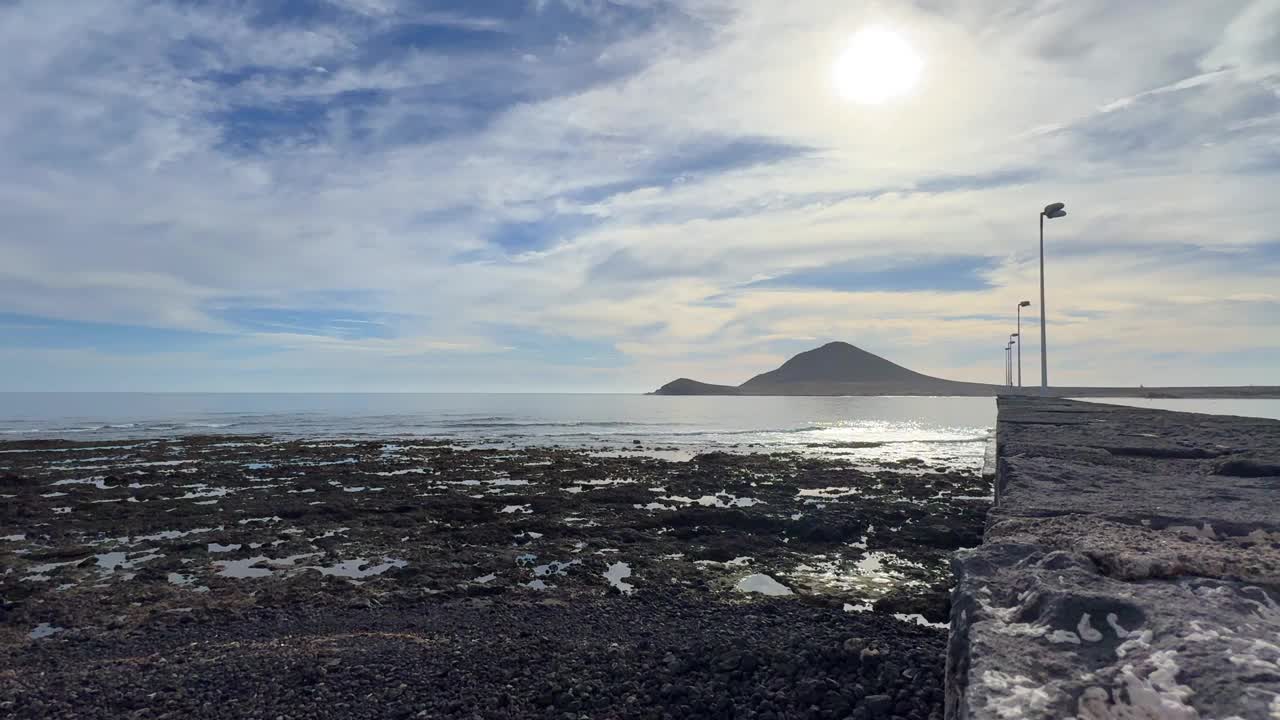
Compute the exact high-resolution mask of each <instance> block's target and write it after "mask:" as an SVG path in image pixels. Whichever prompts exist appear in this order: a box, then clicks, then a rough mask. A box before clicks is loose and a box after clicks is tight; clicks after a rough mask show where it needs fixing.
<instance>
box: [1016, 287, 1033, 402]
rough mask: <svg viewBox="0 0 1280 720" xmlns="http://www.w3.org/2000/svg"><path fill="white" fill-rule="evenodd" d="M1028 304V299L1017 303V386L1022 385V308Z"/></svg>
mask: <svg viewBox="0 0 1280 720" xmlns="http://www.w3.org/2000/svg"><path fill="white" fill-rule="evenodd" d="M1030 306H1031V301H1030V300H1023V301H1022V302H1020V303H1018V387H1022V308H1024V307H1030Z"/></svg>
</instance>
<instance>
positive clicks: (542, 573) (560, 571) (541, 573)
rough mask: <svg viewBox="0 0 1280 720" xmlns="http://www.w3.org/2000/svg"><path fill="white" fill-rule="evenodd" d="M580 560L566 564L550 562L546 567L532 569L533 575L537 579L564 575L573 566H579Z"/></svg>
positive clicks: (539, 566)
mask: <svg viewBox="0 0 1280 720" xmlns="http://www.w3.org/2000/svg"><path fill="white" fill-rule="evenodd" d="M581 564H582V561H581V560H570V561H568V562H559V561H552V562H549V563H547V564H546V565H538V566H537V567H535V568H534V569H533V574H534V575H536V576H537V577H546V576H548V575H564V574H565V571H566V570H568V569H569V568H571V567H573V566H574V565H581Z"/></svg>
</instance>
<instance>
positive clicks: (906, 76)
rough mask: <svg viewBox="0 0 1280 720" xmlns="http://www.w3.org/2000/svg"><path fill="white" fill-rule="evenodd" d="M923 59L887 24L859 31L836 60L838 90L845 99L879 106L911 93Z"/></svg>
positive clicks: (917, 78) (918, 78) (835, 70)
mask: <svg viewBox="0 0 1280 720" xmlns="http://www.w3.org/2000/svg"><path fill="white" fill-rule="evenodd" d="M923 68H924V60H923V59H921V57H920V55H919V54H918V53H917V52H916V51H915V49H914V48H912V47H911V45H910V44H908V43H907V41H906V40H904V39H903V38H902V36H901V35H899V34H898V33H896V32H894V31H893V30H890V29H888V28H884V27H868V28H864V29H862V30H859V31H858V32H857V34H855V35H854V36H853V38H851V39H850V41H849V47H848V48H847V49H845V51H844V52H843V53H842V54H841V55H840V58H839V59H838V60H836V64H835V68H834V72H833V74H834V80H835V85H836V89H837V90H838V91H839V93H840V95H841V96H842V97H844V98H845V99H846V100H851V101H853V102H856V103H859V104H861V105H880V104H883V103H886V102H888V101H890V100H895V99H898V98H900V97H903V96H905V95H907V94H908V93H910V92H911V91H912V89H914V88H915V86H916V83H917V82H919V80H920V72H921V70H922V69H923Z"/></svg>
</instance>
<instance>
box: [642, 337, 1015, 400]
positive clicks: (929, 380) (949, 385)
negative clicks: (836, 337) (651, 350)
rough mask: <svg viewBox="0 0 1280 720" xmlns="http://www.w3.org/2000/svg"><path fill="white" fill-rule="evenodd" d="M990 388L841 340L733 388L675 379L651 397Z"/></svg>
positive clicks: (986, 392) (993, 389) (991, 388)
mask: <svg viewBox="0 0 1280 720" xmlns="http://www.w3.org/2000/svg"><path fill="white" fill-rule="evenodd" d="M998 389H1000V388H999V387H998V386H995V385H983V384H980V383H962V382H953V381H951V380H943V379H942V378H935V377H930V376H928V375H922V374H920V373H918V372H915V371H914V370H908V369H907V368H904V367H902V366H901V365H898V364H896V363H892V362H889V361H888V360H885V359H884V358H882V357H880V356H879V355H873V354H871V353H869V352H867V351H866V350H862V349H861V348H857V347H854V346H853V345H850V344H849V343H845V342H833V343H827V344H826V345H823V346H822V347H820V348H816V349H814V350H809V351H808V352H802V353H800V354H799V355H796V356H795V357H793V358H791V359H790V360H788V361H786V362H785V363H783V364H782V366H781V367H779V368H778V369H777V370H771V371H769V372H767V373H762V374H760V375H757V376H755V377H753V378H751V379H750V380H748V381H746V382H745V383H743V384H741V385H739V386H738V387H731V386H728V385H711V384H708V383H701V382H698V381H696V380H690V379H688V378H680V379H679V380H675V381H672V382H670V383H667V384H666V385H663V386H662V387H661V388H658V390H657V391H656V392H655V393H654V394H655V395H977V396H990V395H995V394H996V393H997V391H998Z"/></svg>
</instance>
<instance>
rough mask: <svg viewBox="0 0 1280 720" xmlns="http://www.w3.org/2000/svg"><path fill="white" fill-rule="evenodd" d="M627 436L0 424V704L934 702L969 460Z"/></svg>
mask: <svg viewBox="0 0 1280 720" xmlns="http://www.w3.org/2000/svg"><path fill="white" fill-rule="evenodd" d="M643 453H644V449H643V448H638V449H637V450H636V451H635V453H634V454H627V455H625V456H608V457H605V456H597V455H592V454H590V453H586V452H580V451H568V450H561V449H556V448H528V449H518V450H512V449H504V450H492V449H481V448H476V447H465V446H457V445H449V444H445V443H439V442H430V441H423V440H402V441H374V442H363V441H333V440H326V441H281V442H277V441H275V440H273V439H271V438H266V437H253V438H246V437H234V438H233V437H187V438H182V439H166V440H153V441H123V442H119V443H109V444H101V443H99V444H89V443H73V442H64V441H31V442H25V443H8V444H4V445H0V495H4V498H3V500H4V504H3V506H2V507H3V514H2V515H0V518H2V520H3V522H0V566H3V571H0V596H2V598H3V604H2V605H0V643H3V645H4V646H5V647H6V649H12V652H6V653H4V654H3V657H2V658H0V715H3V716H5V717H8V716H13V717H112V718H116V717H157V718H158V717H228V718H231V717H235V718H242V717H262V718H277V717H286V718H302V717H378V718H382V717H465V718H472V717H481V718H491V717H492V718H516V717H519V718H523V717H531V718H544V717H546V718H566V717H568V718H601V717H655V718H662V717H673V718H674V717H691V718H692V717H707V718H712V717H751V718H846V717H855V718H876V717H884V718H893V717H900V718H930V717H940V716H941V713H942V698H943V695H942V687H943V685H942V672H943V662H944V655H945V653H944V648H945V631H944V630H942V629H939V628H938V627H936V626H931V625H929V623H937V622H939V621H943V620H945V619H946V617H947V615H948V612H949V606H948V602H949V600H948V595H947V593H946V589H947V588H948V587H949V586H950V584H951V579H950V572H949V569H948V566H947V558H948V557H949V555H950V553H951V552H952V551H953V550H955V549H957V548H960V547H966V546H973V545H975V544H977V542H978V540H979V537H980V533H981V524H982V518H983V516H984V514H985V512H986V510H987V508H988V506H989V499H988V496H989V494H990V492H991V487H990V483H989V481H985V480H983V479H982V478H981V477H980V476H979V475H978V474H977V473H974V472H972V471H967V470H966V471H961V470H955V469H949V468H945V467H928V466H924V465H923V464H921V463H918V462H900V463H892V464H887V465H878V466H867V465H865V464H864V465H853V464H851V463H850V462H847V461H839V460H824V459H815V458H811V457H805V456H801V455H790V454H786V455H730V454H709V455H703V456H699V457H697V458H695V459H694V460H692V461H689V462H668V461H664V460H658V459H652V458H647V457H644V456H643ZM753 577H761V578H765V579H766V580H767V582H763V581H753V582H744V581H745V580H747V579H748V578H753ZM776 587H780V588H783V589H784V590H785V591H786V593H785V594H784V593H780V592H777V591H776V589H775V588H776ZM895 615H897V616H899V618H900V619H899V618H895V617H894V616H895Z"/></svg>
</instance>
